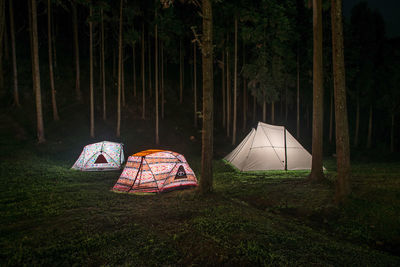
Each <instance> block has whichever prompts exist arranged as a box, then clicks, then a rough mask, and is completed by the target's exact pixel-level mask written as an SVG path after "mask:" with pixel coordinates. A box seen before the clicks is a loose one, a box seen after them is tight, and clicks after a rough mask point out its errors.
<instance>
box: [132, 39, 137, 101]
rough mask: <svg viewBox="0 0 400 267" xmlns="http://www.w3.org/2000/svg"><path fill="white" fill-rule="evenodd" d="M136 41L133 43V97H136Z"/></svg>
mask: <svg viewBox="0 0 400 267" xmlns="http://www.w3.org/2000/svg"><path fill="white" fill-rule="evenodd" d="M135 50H136V49H135V43H134V44H133V45H132V71H133V97H134V98H136V51H135Z"/></svg>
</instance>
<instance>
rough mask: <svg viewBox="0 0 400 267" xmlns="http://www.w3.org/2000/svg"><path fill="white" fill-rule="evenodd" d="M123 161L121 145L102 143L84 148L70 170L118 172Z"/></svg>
mask: <svg viewBox="0 0 400 267" xmlns="http://www.w3.org/2000/svg"><path fill="white" fill-rule="evenodd" d="M124 160H125V159H124V149H123V144H120V143H115V142H108V141H103V142H99V143H94V144H90V145H87V146H85V147H84V148H83V151H82V153H81V155H80V156H79V158H78V160H77V161H76V162H75V164H74V165H73V166H72V169H75V170H81V171H107V170H119V169H120V168H121V165H122V163H123V162H124Z"/></svg>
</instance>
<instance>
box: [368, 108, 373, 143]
mask: <svg viewBox="0 0 400 267" xmlns="http://www.w3.org/2000/svg"><path fill="white" fill-rule="evenodd" d="M372 113H373V108H372V104H370V105H369V119H368V135H367V148H368V149H370V148H371V146H372V118H373V116H372Z"/></svg>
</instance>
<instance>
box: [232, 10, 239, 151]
mask: <svg viewBox="0 0 400 267" xmlns="http://www.w3.org/2000/svg"><path fill="white" fill-rule="evenodd" d="M237 31H238V19H237V15H236V16H235V59H234V70H233V72H234V73H233V129H232V145H234V144H236V128H237V126H236V124H237Z"/></svg>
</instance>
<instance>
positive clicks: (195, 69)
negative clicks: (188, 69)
mask: <svg viewBox="0 0 400 267" xmlns="http://www.w3.org/2000/svg"><path fill="white" fill-rule="evenodd" d="M196 49H197V48H196V43H193V90H194V91H193V98H194V127H196V128H197V63H196V60H197V56H196Z"/></svg>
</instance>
